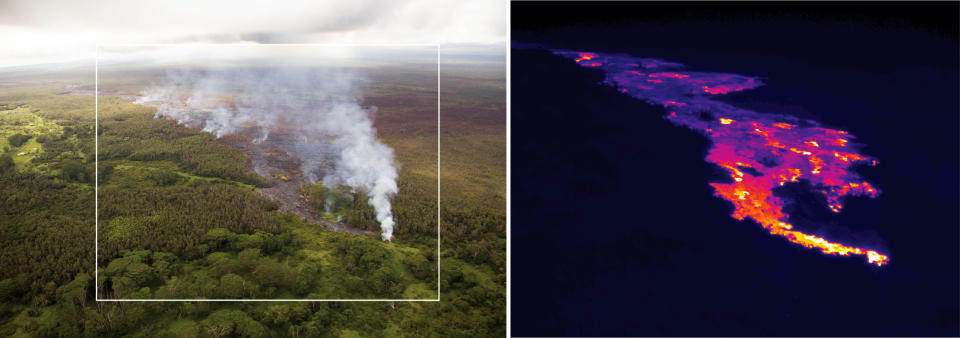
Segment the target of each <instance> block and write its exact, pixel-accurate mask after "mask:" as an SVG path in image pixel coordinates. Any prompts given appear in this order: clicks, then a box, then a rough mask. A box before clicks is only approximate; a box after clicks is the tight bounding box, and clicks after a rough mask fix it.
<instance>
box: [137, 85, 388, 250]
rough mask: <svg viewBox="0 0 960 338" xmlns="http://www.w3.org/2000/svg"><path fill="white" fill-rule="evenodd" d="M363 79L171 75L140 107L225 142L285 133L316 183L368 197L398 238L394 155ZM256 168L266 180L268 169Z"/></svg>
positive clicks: (384, 228)
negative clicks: (367, 102)
mask: <svg viewBox="0 0 960 338" xmlns="http://www.w3.org/2000/svg"><path fill="white" fill-rule="evenodd" d="M363 83H364V77H363V76H362V74H360V73H358V71H354V70H344V69H337V68H323V67H246V68H194V69H179V70H171V71H168V72H167V74H166V78H165V79H164V80H163V81H161V82H160V83H157V84H154V85H152V86H150V87H148V88H147V89H145V90H143V91H142V94H143V96H142V97H141V98H139V99H138V100H137V101H136V103H141V104H147V105H152V106H155V107H157V114H156V116H155V117H157V118H169V119H173V120H176V121H177V122H178V123H181V124H184V125H187V126H190V127H195V128H201V129H202V130H204V131H207V132H210V133H212V134H213V135H214V136H215V137H217V138H220V137H223V136H225V135H230V134H243V135H246V136H249V137H250V138H251V139H252V140H253V142H254V143H262V142H265V141H267V140H270V138H271V136H272V135H275V134H282V135H283V136H284V137H283V139H284V141H283V142H279V143H278V144H279V145H280V146H281V147H282V148H283V149H282V150H283V151H285V152H287V153H289V154H291V155H293V156H295V157H297V158H299V160H300V172H301V173H302V175H303V177H304V179H305V180H306V181H308V182H310V183H313V182H316V181H318V180H319V181H322V182H323V183H324V184H325V185H327V186H333V185H340V184H342V185H347V186H350V187H351V188H353V189H354V190H359V191H363V192H365V193H367V194H368V196H369V199H368V201H367V202H368V203H369V204H370V205H371V206H373V208H374V209H375V211H376V218H377V220H378V221H379V223H380V228H381V237H382V238H383V239H384V240H390V239H391V238H392V237H393V226H394V220H393V213H392V211H391V205H390V203H391V202H390V198H391V196H393V195H394V194H396V193H397V183H396V180H397V169H396V167H395V166H394V154H393V149H392V148H390V147H388V146H386V145H384V144H383V143H381V142H380V141H379V140H378V139H377V137H376V129H375V128H374V127H373V122H372V117H373V115H374V114H375V113H376V107H369V108H364V107H362V106H361V105H360V99H361V98H362V93H363ZM253 165H254V170H256V171H257V172H258V173H260V174H261V175H264V174H265V173H264V172H263V171H262V170H261V166H262V165H263V164H262V163H258V162H257V161H256V160H255V161H254V163H253Z"/></svg>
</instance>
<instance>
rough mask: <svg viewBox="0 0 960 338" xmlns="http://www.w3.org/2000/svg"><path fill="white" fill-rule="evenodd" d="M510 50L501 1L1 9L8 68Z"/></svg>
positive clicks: (26, 5)
mask: <svg viewBox="0 0 960 338" xmlns="http://www.w3.org/2000/svg"><path fill="white" fill-rule="evenodd" d="M505 41H506V3H505V2H504V1H498V0H470V1H440V0H404V1H374V0H324V1H302V0H293V1H264V0H212V1H196V0H169V1H125V0H102V1H93V0H78V1H69V2H64V1H36V0H0V45H2V46H5V47H4V48H3V49H2V51H0V67H14V66H24V65H33V64H44V63H58V62H70V61H81V60H87V59H92V58H94V56H95V55H96V46H97V45H98V44H99V45H106V44H148V43H163V44H188V43H198V44H208V43H216V44H242V43H246V44H276V43H285V44H293V43H324V44H338V43H344V44H346V43H349V44H440V45H441V46H444V47H447V46H457V47H468V46H484V45H496V44H500V45H502V44H504V43H505Z"/></svg>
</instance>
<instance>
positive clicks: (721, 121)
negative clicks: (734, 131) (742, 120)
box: [720, 118, 733, 124]
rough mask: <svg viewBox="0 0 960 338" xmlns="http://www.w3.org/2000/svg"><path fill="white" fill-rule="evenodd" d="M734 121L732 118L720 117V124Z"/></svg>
mask: <svg viewBox="0 0 960 338" xmlns="http://www.w3.org/2000/svg"><path fill="white" fill-rule="evenodd" d="M731 123H733V120H732V119H725V118H720V124H731Z"/></svg>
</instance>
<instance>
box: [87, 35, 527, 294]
mask: <svg viewBox="0 0 960 338" xmlns="http://www.w3.org/2000/svg"><path fill="white" fill-rule="evenodd" d="M100 46H118V47H119V46H130V47H136V46H143V47H146V46H188V47H194V46H217V47H236V46H243V47H281V46H286V47H289V46H338V47H403V46H409V47H414V46H419V47H435V48H436V49H437V299H101V298H100V272H99V269H100V264H99V261H100V257H99V256H100V240H99V238H100V232H99V228H100V227H99V222H100V217H99V212H100V208H99V200H100V198H99V196H100V195H99V192H100V183H99V177H98V175H96V174H97V173H99V170H100V168H99V166H100V138H99V125H100ZM93 83H94V85H93V86H94V87H93V97H94V123H93V135H94V141H93V142H94V148H93V149H94V150H93V154H94V165H93V168H94V169H93V170H94V174H95V175H93V184H94V188H93V189H94V199H93V205H94V211H93V214H94V219H93V222H94V239H93V241H94V242H93V244H94V251H93V256H94V261H93V267H94V277H93V278H94V284H93V294H94V298H95V301H98V302H439V301H440V44H304V43H278V44H209V43H199V44H194V43H190V44H163V43H152V44H136V43H134V44H127V43H118V44H112V43H111V44H97V46H96V54H95V57H94V67H93ZM508 208H509V206H508Z"/></svg>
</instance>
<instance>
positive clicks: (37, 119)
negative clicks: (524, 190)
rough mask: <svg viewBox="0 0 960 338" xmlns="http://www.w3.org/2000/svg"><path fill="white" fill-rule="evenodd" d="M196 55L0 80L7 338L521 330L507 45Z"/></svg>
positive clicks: (19, 69) (131, 47)
mask: <svg viewBox="0 0 960 338" xmlns="http://www.w3.org/2000/svg"><path fill="white" fill-rule="evenodd" d="M21 5H22V4H21ZM14 7H16V6H14ZM21 9H23V8H22V7H21ZM308 42H309V41H308ZM321 42H323V41H321ZM364 46H370V47H364ZM181 47H182V44H178V43H164V44H156V45H151V44H126V45H124V44H116V45H113V46H110V45H101V46H97V47H96V48H97V49H96V52H97V54H98V55H97V56H96V58H95V59H90V60H86V59H85V60H81V61H72V62H58V63H43V64H19V65H11V66H5V67H0V151H2V152H0V200H2V202H0V231H2V234H0V248H2V249H0V262H2V268H0V299H2V301H0V335H3V336H16V337H49V336H62V337H73V336H90V337H102V336H108V337H113V336H137V337H141V336H142V337H155V336H159V337H233V336H236V337H239V336H252V337H264V336H275V337H286V336H293V337H298V336H306V337H314V336H340V337H358V336H504V335H506V307H507V306H506V276H507V268H506V190H507V188H506V161H507V159H506V125H505V124H506V102H505V99H506V98H505V91H506V89H505V81H506V80H505V67H506V65H505V54H504V49H503V45H500V46H496V45H493V47H489V46H485V47H482V48H480V47H470V48H446V47H444V46H443V45H441V44H435V43H417V44H411V45H409V46H407V45H402V46H389V45H388V46H386V47H379V46H378V45H377V44H364V45H363V46H360V47H356V46H354V47H350V46H347V47H344V46H337V44H336V43H331V44H325V43H315V44H310V43H303V44H299V43H286V44H282V45H278V46H274V47H270V46H269V44H268V43H263V44H259V43H258V44H245V45H240V46H237V45H231V44H221V43H201V44H196V45H193V46H192V47H189V48H181ZM4 60H5V61H6V60H7V59H4Z"/></svg>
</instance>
